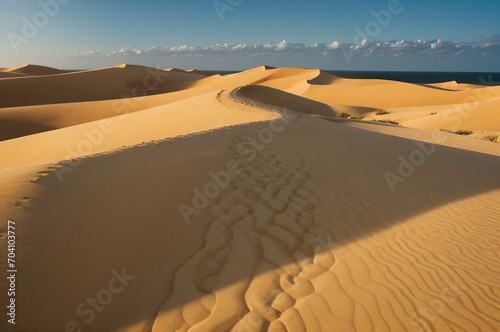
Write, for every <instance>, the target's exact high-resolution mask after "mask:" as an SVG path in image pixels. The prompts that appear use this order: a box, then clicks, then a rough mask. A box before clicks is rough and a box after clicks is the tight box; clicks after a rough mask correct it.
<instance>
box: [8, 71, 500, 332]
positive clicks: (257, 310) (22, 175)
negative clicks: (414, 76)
mask: <svg viewBox="0 0 500 332" xmlns="http://www.w3.org/2000/svg"><path fill="white" fill-rule="evenodd" d="M5 73H7V72H5ZM19 75H21V74H19ZM29 75H35V74H33V73H32V74H29ZM39 75H42V76H27V77H24V76H23V77H10V78H2V79H0V88H2V89H5V90H2V91H10V92H11V94H10V95H3V94H2V97H0V99H1V100H0V104H1V105H2V106H1V108H0V132H1V135H2V137H1V139H2V141H0V188H1V191H0V225H1V231H2V236H1V238H0V242H1V246H0V247H1V250H0V252H1V255H2V259H1V260H0V262H1V268H2V269H3V270H4V271H6V270H7V266H6V263H7V262H6V260H5V257H7V238H6V236H7V220H13V221H15V222H16V235H17V247H16V254H17V256H16V257H17V258H16V264H17V266H18V272H17V286H18V288H17V291H16V301H18V303H19V305H18V308H17V310H18V312H17V314H18V316H17V317H18V318H17V322H16V326H15V327H16V329H15V330H16V331H64V330H72V329H76V327H78V328H80V329H81V330H82V331H289V332H295V331H498V330H500V309H499V308H500V300H499V298H500V278H499V277H498V273H499V272H500V264H499V263H498V262H499V248H500V238H499V236H498V234H499V232H500V228H499V220H500V206H499V204H498V202H499V201H500V176H498V169H499V166H500V158H499V157H498V156H499V155H500V150H499V148H498V147H499V144H498V143H495V142H490V141H489V140H486V139H477V138H472V137H466V136H462V135H457V134H453V133H449V132H443V131H440V130H439V129H440V128H442V129H454V128H455V127H457V126H456V124H457V123H458V121H460V125H459V126H458V127H457V129H462V128H469V129H471V130H474V133H475V134H477V135H476V136H478V137H480V136H479V133H481V132H483V133H484V134H486V133H489V134H494V133H495V131H498V130H500V129H499V128H497V126H496V124H498V123H500V121H499V120H500V115H499V114H500V113H499V111H498V107H497V105H498V100H499V98H500V90H498V87H485V86H466V85H461V84H456V83H454V82H447V83H438V84H426V85H413V84H408V83H401V82H392V81H384V80H351V79H344V78H339V77H335V76H332V75H330V74H328V73H325V72H322V71H319V70H307V69H294V68H278V69H274V68H269V67H259V68H254V69H251V70H248V71H244V72H241V73H237V74H232V75H227V76H220V75H214V76H207V75H205V74H204V73H202V72H198V71H191V72H190V71H183V70H180V69H170V70H165V71H164V70H156V69H151V68H146V67H140V66H129V65H126V66H124V65H123V66H118V67H111V68H105V69H100V70H93V71H85V72H78V73H64V74H61V73H55V72H54V73H53V74H50V73H49V74H45V75H43V74H39ZM150 75H152V76H150ZM156 75H157V76H156ZM153 76H155V77H158V78H159V81H160V83H159V84H158V85H156V86H154V85H151V84H146V86H144V80H145V79H146V81H147V82H146V83H152V82H153V80H149V79H150V78H151V77H153ZM141 86H143V87H144V89H145V91H146V92H145V95H141V96H139V97H133V96H132V91H131V90H133V89H134V88H135V89H137V88H138V87H141ZM34 87H37V89H34ZM122 97H123V98H122ZM473 98H475V99H473ZM464 105H465V106H473V108H471V109H468V113H466V112H465V111H461V109H460V107H462V108H463V107H464ZM379 108H384V110H386V111H387V112H389V113H388V114H384V115H376V111H377V109H379ZM340 113H349V114H351V115H355V116H364V117H365V118H364V119H363V120H362V121H361V120H352V119H338V118H336V116H337V115H338V114H340ZM446 114H449V115H446ZM311 115H315V116H311ZM452 115H453V116H455V118H450V116H452ZM457 116H458V118H457ZM383 119H386V120H389V119H392V120H398V121H400V122H401V123H402V125H391V124H386V123H381V122H378V121H375V120H383ZM408 127H414V128H408ZM457 129H454V130H457ZM480 138H482V137H480ZM6 287H7V284H6V283H2V284H1V286H0V294H1V295H0V298H1V299H2V301H7V300H6V299H5V296H6V295H5V294H7V288H6ZM92 298H94V299H96V300H95V301H96V302H94V304H92ZM89 299H90V301H91V302H88V301H89ZM4 303H5V302H4ZM9 328H11V326H7V323H6V321H5V319H2V320H1V322H0V329H1V330H2V331H3V330H6V331H9Z"/></svg>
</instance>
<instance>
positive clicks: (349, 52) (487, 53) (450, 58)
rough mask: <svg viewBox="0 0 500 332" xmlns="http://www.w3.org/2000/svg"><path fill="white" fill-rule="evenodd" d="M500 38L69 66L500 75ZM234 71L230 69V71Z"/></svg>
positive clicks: (267, 49)
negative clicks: (288, 68) (290, 68)
mask: <svg viewBox="0 0 500 332" xmlns="http://www.w3.org/2000/svg"><path fill="white" fill-rule="evenodd" d="M499 57H500V35H485V36H482V37H481V38H480V40H479V41H477V42H468V43H466V42H452V41H445V40H442V39H436V40H428V41H422V40H417V41H408V40H401V41H396V40H394V41H388V42H381V41H379V42H376V41H368V40H366V39H365V40H363V41H362V42H361V43H360V44H357V45H355V44H348V43H343V42H338V41H335V42H333V43H331V44H324V43H316V44H313V45H306V44H300V43H288V42H286V41H285V40H283V41H282V42H280V43H276V44H272V43H268V44H262V45H247V44H237V45H236V44H216V45H213V46H208V47H196V46H188V45H184V46H176V47H151V48H148V49H135V48H132V47H126V48H122V49H121V50H117V51H114V52H112V53H111V54H104V53H103V52H101V51H99V50H97V51H89V52H85V53H72V54H70V55H69V56H67V57H65V59H66V60H67V61H74V62H75V63H77V62H79V61H80V62H92V61H94V62H113V63H116V62H120V63H122V62H128V63H140V64H145V65H152V64H156V65H165V64H172V66H181V67H186V65H187V67H197V68H202V69H245V68H249V67H253V66H259V65H262V64H269V65H273V66H297V67H310V68H313V67H314V68H322V69H338V70H340V69H346V70H347V69H349V70H352V69H359V70H392V69H394V70H486V71H488V70H491V71H498V70H500V62H499V61H498V58H499ZM228 66H229V67H228Z"/></svg>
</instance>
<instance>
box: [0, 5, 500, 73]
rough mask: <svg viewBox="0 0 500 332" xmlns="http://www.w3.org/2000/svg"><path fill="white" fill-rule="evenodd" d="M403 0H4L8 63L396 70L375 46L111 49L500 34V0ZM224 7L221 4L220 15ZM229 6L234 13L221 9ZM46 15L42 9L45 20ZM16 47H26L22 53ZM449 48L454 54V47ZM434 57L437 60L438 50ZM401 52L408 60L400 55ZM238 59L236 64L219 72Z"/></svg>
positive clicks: (489, 64) (3, 42) (0, 55)
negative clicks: (359, 49) (234, 51)
mask: <svg viewBox="0 0 500 332" xmlns="http://www.w3.org/2000/svg"><path fill="white" fill-rule="evenodd" d="M397 2H398V1H397V0H383V1H379V0H374V1H360V0H349V1H334V0H329V1H326V0H325V1H323V0H317V1H297V0H268V1H261V0H243V1H241V0H217V2H214V1H213V0H208V1H205V0H197V1H194V0H163V1H158V0H144V1H130V0H108V1H103V0H101V1H98V0H69V1H68V0H41V2H40V1H32V0H24V1H19V0H0V31H1V34H2V36H1V39H0V66H3V67H10V66H17V65H22V64H25V63H37V64H46V65H52V66H56V67H57V66H58V67H61V65H64V66H71V67H72V68H96V67H100V66H105V65H114V64H119V63H122V62H132V63H139V64H145V65H156V66H169V65H170V64H172V65H176V66H187V67H197V68H201V69H245V68H249V67H251V66H253V65H256V64H264V63H259V59H260V60H261V61H267V62H266V63H265V64H269V62H272V64H274V65H277V64H279V63H286V64H287V65H294V66H301V67H315V64H316V63H317V64H318V65H321V66H327V67H328V68H325V69H343V68H348V69H351V68H350V67H352V66H361V69H365V70H366V68H365V67H367V68H369V69H373V70H387V69H389V68H386V67H388V66H389V65H390V64H391V63H394V62H391V61H389V58H390V57H391V56H394V54H393V55H389V56H386V58H385V59H384V54H385V53H384V52H381V53H380V52H379V53H380V54H379V55H374V56H373V57H372V58H370V57H369V56H368V55H367V54H365V53H366V52H365V53H364V54H363V56H364V57H365V58H366V59H364V60H365V61H364V62H363V59H361V57H362V56H361V55H360V54H354V53H353V54H351V58H352V59H351V62H350V63H348V62H346V63H343V62H342V61H343V60H342V59H341V58H338V59H337V58H336V57H334V56H333V55H328V54H327V55H325V54H326V53H325V51H322V54H323V55H322V56H323V57H324V58H328V59H322V58H321V59H320V58H318V57H317V56H316V57H315V56H312V55H311V54H309V53H307V52H306V53H307V54H300V53H301V51H302V49H301V48H300V47H295V48H294V47H291V48H289V49H288V51H287V52H282V53H278V54H273V55H271V54H266V55H265V56H263V55H262V54H261V53H256V54H250V55H249V54H248V52H246V55H245V56H244V57H243V56H242V57H241V58H240V59H239V60H238V61H236V60H235V59H232V60H230V61H229V60H228V61H227V62H225V61H221V58H224V57H225V55H224V54H223V52H222V53H220V54H218V55H217V57H219V59H216V60H217V61H215V60H214V59H213V55H207V54H205V53H204V54H202V55H200V54H199V51H193V53H192V54H191V58H189V57H183V54H180V55H179V54H177V55H176V56H173V57H172V54H171V53H172V52H170V53H169V52H164V53H163V54H156V55H154V56H153V55H147V54H141V53H140V52H139V53H137V52H136V53H134V54H132V55H130V54H128V55H127V54H126V53H122V56H121V57H120V58H117V57H112V56H111V54H112V53H113V52H117V51H120V50H121V49H123V48H127V47H128V48H130V49H133V50H139V51H140V50H147V49H149V48H152V47H157V48H172V47H178V46H182V45H188V46H193V47H198V48H206V47H210V46H213V45H216V44H225V43H229V44H234V45H239V44H247V45H252V44H255V45H264V44H268V43H271V44H274V45H276V44H278V43H280V42H282V41H283V40H286V42H287V43H288V44H289V45H295V44H304V45H314V44H315V43H324V44H326V45H330V44H331V43H333V42H334V41H339V42H343V43H345V44H346V45H348V44H356V43H357V42H359V40H361V39H355V37H356V31H362V32H366V31H369V30H366V28H367V24H368V27H370V28H372V29H374V30H372V32H373V33H372V34H371V35H370V34H365V36H366V37H368V39H369V40H372V41H383V42H387V41H391V40H398V41H401V40H406V41H418V40H422V41H432V40H436V39H442V40H444V41H446V42H451V43H454V44H456V43H460V44H463V43H469V42H470V43H477V42H480V40H481V36H483V35H497V34H500V20H499V19H498V17H499V13H500V1H495V0H491V1H485V0H482V1H461V0H454V1H451V0H440V1H430V0H412V1H410V0H400V3H399V4H397ZM40 3H46V4H50V3H52V4H53V3H57V6H58V7H59V8H58V12H57V13H56V14H55V15H53V17H51V16H49V15H46V16H45V18H47V17H48V19H47V20H46V22H43V18H44V17H43V15H44V14H43V12H47V10H44V6H41V5H40ZM214 3H216V4H217V5H218V6H219V8H220V10H219V12H218V11H217V9H216V6H215V5H214ZM391 4H392V5H393V6H394V8H397V9H398V10H397V13H391V12H390V11H388V6H390V5H391ZM49 7H50V8H53V6H49ZM224 8H225V9H226V11H224V12H221V10H224ZM381 11H384V13H389V14H390V22H389V23H388V24H386V23H387V22H388V21H387V19H388V18H387V16H384V17H383V19H384V20H385V21H377V20H376V19H375V17H374V16H373V12H375V13H380V12H381ZM40 12H42V14H40ZM37 14H39V15H38V16H36V15H37ZM49 14H50V13H49ZM34 15H35V16H36V17H37V18H38V19H39V20H42V21H39V23H40V22H41V23H43V24H40V27H39V28H37V29H38V31H37V33H36V34H35V35H34V36H28V37H29V38H25V37H26V36H25V35H23V26H25V25H26V23H25V22H26V20H28V21H29V22H31V23H34V22H35V19H34ZM220 15H222V17H223V20H221V16H220ZM382 16H383V15H382ZM23 18H25V19H24V20H23ZM370 22H371V23H370ZM370 24H371V25H370ZM377 25H378V27H377ZM356 29H359V30H356ZM18 37H20V38H22V40H23V42H19V40H20V39H19V38H18ZM490 39H491V38H490ZM493 39H494V40H497V39H499V38H497V37H495V38H493ZM12 40H15V41H17V46H15V47H13V46H12V44H13V42H12ZM429 45H430V44H429ZM346 47H347V46H346ZM412 47H414V46H412ZM429 47H430V46H429ZM15 48H17V49H18V52H17V53H16V52H15ZM449 49H450V50H451V46H449ZM97 50H99V51H100V53H99V56H95V55H94V56H87V57H83V56H74V55H73V56H70V54H75V53H78V54H80V55H83V54H87V52H89V51H97ZM497 51H498V47H494V48H489V49H488V50H487V52H482V49H481V50H477V51H475V52H469V51H467V50H466V51H465V53H466V54H467V56H464V55H463V54H462V53H463V52H462V53H460V54H462V55H459V56H462V57H463V60H462V62H460V59H454V61H451V62H449V61H443V59H441V60H439V59H438V60H434V63H432V62H431V63H429V62H428V61H426V59H424V58H425V57H423V56H422V55H418V56H419V57H418V58H415V60H416V61H414V62H411V61H406V62H405V61H402V62H401V67H402V68H404V66H407V65H408V64H407V62H408V63H410V64H412V63H414V64H415V63H417V64H419V63H420V64H419V65H418V66H417V64H415V66H417V68H409V69H414V70H418V69H422V70H425V69H429V70H438V69H439V66H440V63H442V64H443V65H445V69H448V70H449V69H450V68H448V67H449V66H451V65H452V66H455V67H457V68H456V70H477V69H484V70H489V68H491V70H492V71H493V70H497V71H498V70H500V68H499V66H500V65H499V64H498V63H495V61H494V55H497V56H498V54H496V53H494V52H497ZM196 52H198V53H196ZM294 52H295V53H294ZM492 52H493V53H492ZM302 53H303V52H302ZM344 53H345V52H344ZM375 53H376V52H375ZM424 53H425V52H424ZM427 53H428V52H427ZM469 53H470V54H469ZM473 53H477V54H473ZM482 53H487V55H484V54H483V57H481V56H480V55H481V54H482ZM318 54H319V53H318ZM446 54H448V53H446ZM450 54H451V53H450ZM488 54H489V55H490V56H488ZM301 55H302V56H301ZM357 55H358V56H357ZM411 56H414V57H416V56H417V55H411ZM427 56H428V57H429V55H428V54H427ZM433 56H434V55H433ZM127 57H128V58H127ZM210 57H212V58H210ZM329 57H330V58H329ZM377 57H379V58H380V59H378V58H377ZM399 57H400V58H401V57H404V56H402V55H401V54H400V55H399ZM334 58H335V59H334ZM344 58H345V57H344ZM358 58H360V59H358ZM127 60H128V61H127ZM320 60H321V61H320ZM358 60H359V61H358ZM384 60H385V61H384ZM353 62H354V63H353ZM497 62H498V61H497ZM397 63H398V64H399V62H397ZM228 65H230V66H231V67H232V68H215V67H224V66H228ZM426 66H427V67H428V68H427V67H426ZM446 66H448V67H446ZM236 67H238V68H236ZM317 67H319V66H317ZM372 67H373V68H372ZM420 67H421V68H420ZM451 69H453V68H451Z"/></svg>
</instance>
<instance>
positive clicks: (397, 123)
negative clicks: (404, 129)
mask: <svg viewBox="0 0 500 332" xmlns="http://www.w3.org/2000/svg"><path fill="white" fill-rule="evenodd" d="M377 121H378V122H383V123H390V124H395V125H399V122H397V121H393V120H377Z"/></svg>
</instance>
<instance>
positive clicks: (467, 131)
mask: <svg viewBox="0 0 500 332" xmlns="http://www.w3.org/2000/svg"><path fill="white" fill-rule="evenodd" d="M455 134H458V135H470V134H472V131H470V130H457V131H456V132H455Z"/></svg>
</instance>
